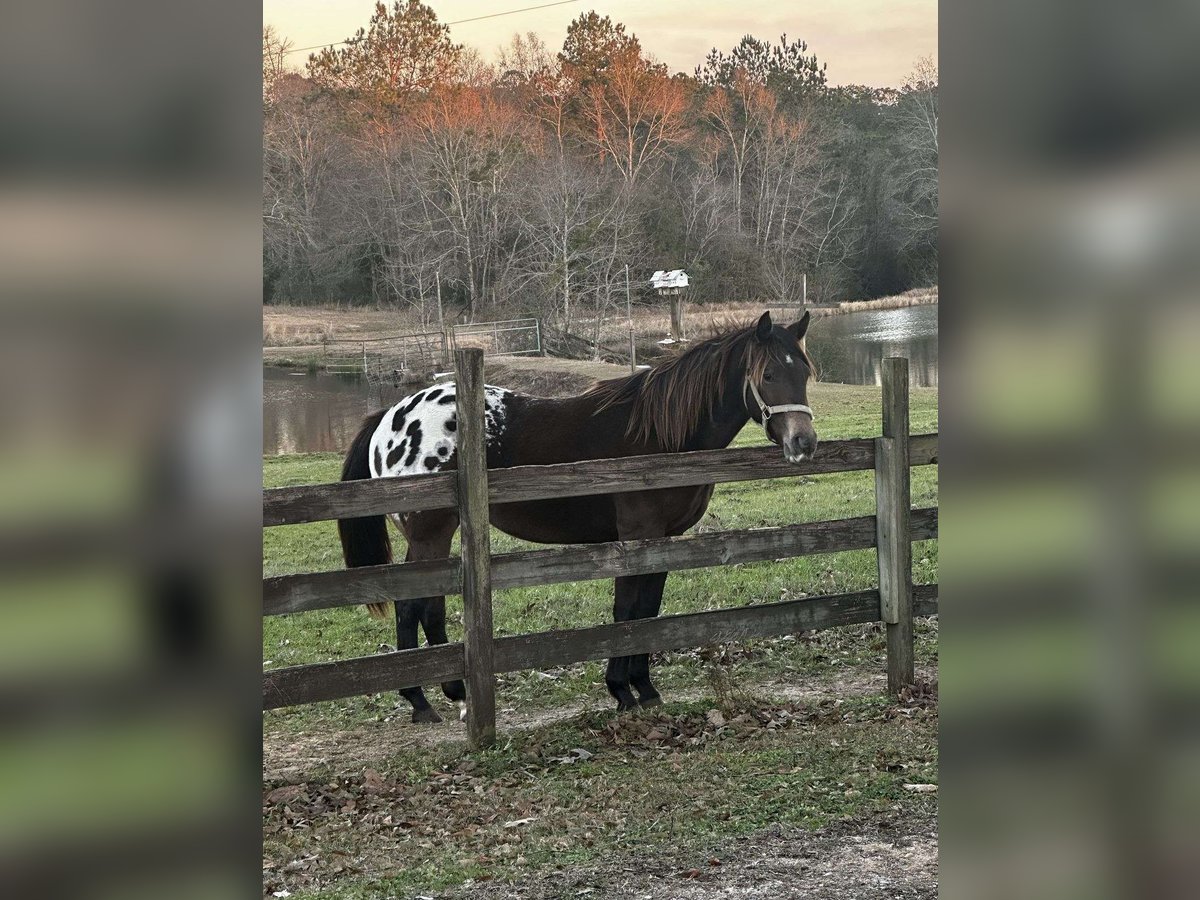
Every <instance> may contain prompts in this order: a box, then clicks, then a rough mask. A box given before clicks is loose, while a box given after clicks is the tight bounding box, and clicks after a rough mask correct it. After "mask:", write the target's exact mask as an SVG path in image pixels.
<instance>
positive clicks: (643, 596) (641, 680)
mask: <svg viewBox="0 0 1200 900" xmlns="http://www.w3.org/2000/svg"><path fill="white" fill-rule="evenodd" d="M639 577H640V579H641V581H640V584H639V585H638V598H637V605H636V606H635V608H634V611H633V618H635V619H650V618H653V617H654V616H657V615H658V611H659V610H660V609H661V608H662V596H663V588H664V587H665V586H666V583H667V573H666V572H654V573H651V574H650V575H642V576H639ZM629 683H630V685H631V686H632V687H633V689H634V690H635V691H637V692H638V703H639V704H640V705H641V706H658V705H659V704H660V703H662V697H660V696H659V693H658V691H657V690H655V688H654V685H653V684H651V683H650V654H649V653H639V654H638V655H637V656H631V657H629Z"/></svg>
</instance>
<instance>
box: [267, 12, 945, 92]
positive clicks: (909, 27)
mask: <svg viewBox="0 0 1200 900" xmlns="http://www.w3.org/2000/svg"><path fill="white" fill-rule="evenodd" d="M387 2H388V5H389V6H390V5H391V0H387ZM425 2H426V4H427V5H428V6H431V7H433V9H434V10H435V11H436V12H437V14H438V18H439V19H441V21H443V22H453V21H455V20H458V19H469V18H474V17H476V16H483V15H488V14H490V13H497V12H505V11H507V10H516V9H521V8H522V7H527V6H536V5H540V4H542V3H545V2H550V0H425ZM373 8H374V0H263V24H265V25H272V26H274V27H275V29H276V31H277V32H278V33H279V34H280V36H282V37H283V38H285V39H287V40H289V41H291V43H292V46H293V47H307V46H310V45H314V44H325V43H332V42H334V41H341V40H345V39H346V38H348V37H350V36H351V35H353V34H354V32H355V31H357V30H358V29H359V28H360V27H365V26H366V24H367V22H368V20H369V19H370V17H371V11H372V9H373ZM593 9H594V10H595V11H596V12H598V13H600V14H601V15H607V16H611V17H612V19H613V21H616V22H623V23H624V24H625V26H626V28H627V29H628V30H629V31H631V32H633V33H634V34H636V35H637V36H638V38H639V39H640V40H641V42H642V46H643V47H644V48H645V49H646V50H648V51H649V52H650V53H652V54H653V55H654V56H656V57H658V58H659V59H660V60H662V61H663V62H665V63H666V64H667V65H668V66H669V67H670V68H671V69H672V70H674V71H684V72H691V71H692V70H693V69H694V68H695V67H696V65H697V64H699V63H700V62H702V61H703V59H704V56H705V54H706V53H708V51H709V50H711V49H712V48H713V47H717V48H719V49H721V50H724V51H728V50H730V49H731V48H732V47H733V46H734V45H735V44H736V43H737V42H738V41H739V40H741V38H742V36H743V35H745V34H753V35H754V36H755V37H759V38H770V39H771V40H775V39H777V38H778V37H779V35H781V34H784V33H786V34H787V36H788V37H789V38H790V39H793V40H795V39H797V38H799V39H803V40H805V41H807V42H808V51H809V53H816V54H817V58H818V59H819V60H821V61H822V62H825V63H828V65H829V70H828V75H829V81H830V83H831V84H835V85H837V84H867V85H871V86H873V87H897V86H899V85H900V84H901V82H903V81H904V78H905V76H906V75H907V74H908V73H909V72H910V71H911V70H912V68H913V63H914V62H915V61H916V60H917V59H918V58H920V57H922V56H932V57H933V58H934V59H935V60H936V59H937V0H804V2H798V0H721V2H718V0H582V2H577V3H566V4H564V5H562V6H555V7H552V8H549V9H539V10H531V11H528V12H521V13H515V14H513V15H507V16H501V17H497V18H492V19H486V20H484V21H479V22H468V23H464V24H460V25H452V26H451V27H450V34H451V37H452V38H453V39H454V40H455V41H456V42H458V43H461V44H467V45H469V46H472V47H476V48H477V49H479V50H480V51H481V52H482V53H483V54H484V56H485V58H487V59H489V60H490V59H494V58H495V55H496V50H497V49H498V48H499V47H500V45H502V44H506V43H507V42H508V40H509V38H510V37H511V36H512V34H513V33H514V32H517V31H520V32H526V31H534V32H536V33H537V34H538V35H539V36H540V37H541V38H542V39H543V40H544V41H545V42H546V43H547V44H548V45H549V46H550V47H551V49H553V50H558V49H559V48H561V47H562V42H563V38H564V37H565V36H566V32H567V25H568V24H570V22H571V20H572V19H574V18H576V17H577V16H578V15H579V14H580V13H582V12H587V11H588V10H593ZM307 57H308V54H307V53H296V54H293V55H292V56H291V57H290V58H289V61H290V62H291V63H292V64H293V65H296V66H297V67H300V66H302V65H303V63H304V61H305V60H306V59H307Z"/></svg>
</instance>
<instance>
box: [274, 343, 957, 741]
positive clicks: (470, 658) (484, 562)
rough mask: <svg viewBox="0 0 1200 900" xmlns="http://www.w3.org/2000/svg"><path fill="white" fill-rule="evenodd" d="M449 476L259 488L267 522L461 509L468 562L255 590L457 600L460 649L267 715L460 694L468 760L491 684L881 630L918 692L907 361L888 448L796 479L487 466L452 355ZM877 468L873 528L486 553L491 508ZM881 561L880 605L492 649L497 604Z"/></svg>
mask: <svg viewBox="0 0 1200 900" xmlns="http://www.w3.org/2000/svg"><path fill="white" fill-rule="evenodd" d="M455 363H456V369H457V378H458V384H459V390H458V417H459V423H460V426H459V461H458V469H457V470H456V471H454V472H446V473H438V474H433V475H426V476H414V477H411V478H403V479H375V480H369V481H351V482H341V483H337V484H325V485H307V486H302V487H294V488H278V489H275V490H270V491H265V492H264V496H263V525H264V526H275V525H287V524H297V523H303V522H313V521H321V520H324V519H334V518H340V517H349V516H365V515H380V514H384V513H395V512H408V511H415V510H423V509H438V508H448V507H455V508H457V509H458V511H459V519H460V521H461V523H462V532H463V536H462V556H461V558H451V559H446V560H436V561H428V562H406V563H399V564H394V565H385V566H370V567H364V568H358V569H351V570H348V571H334V572H313V573H303V574H298V575H284V576H279V577H276V578H268V579H265V580H264V582H263V615H268V616H269V615H284V614H288V613H294V612H303V611H308V610H315V609H325V608H330V607H336V606H345V605H350V604H359V603H366V602H385V601H394V600H405V599H412V598H419V597H428V596H437V595H440V594H455V593H461V594H462V595H463V624H464V640H463V643H461V644H443V645H439V646H433V647H424V648H420V649H416V650H404V651H399V652H393V653H386V654H376V655H373V656H366V657H359V658H355V659H347V660H340V661H337V662H329V663H317V664H310V665H300V666H291V667H288V668H282V669H274V670H269V671H266V672H264V675H263V706H264V708H266V709H273V708H277V707H281V706H290V705H295V704H298V703H312V702H316V701H320V700H332V699H337V698H341V697H348V696H354V695H358V694H366V693H375V692H377V691H385V690H397V689H400V688H405V687H413V686H417V685H426V684H432V683H435V682H442V681H451V680H456V679H460V678H461V679H464V680H465V682H466V684H467V710H468V720H467V733H468V739H469V741H470V743H471V744H472V746H484V745H486V744H488V743H490V742H491V741H492V740H493V739H494V736H495V727H496V726H495V675H496V673H497V672H509V671H517V670H521V669H529V668H544V667H548V666H558V665H565V664H568V663H572V662H580V661H584V660H590V659H603V658H606V657H611V656H627V655H632V654H639V653H652V652H658V651H662V650H672V649H677V648H680V647H692V646H697V645H703V644H709V643H717V642H722V641H730V640H740V639H743V638H751V637H765V636H770V635H779V634H789V633H794V632H797V631H801V630H810V629H819V628H829V627H833V626H837V625H847V624H854V623H863V622H879V621H882V622H884V623H885V625H886V628H887V645H888V687H889V690H892V691H895V690H898V689H899V688H900V687H902V686H903V685H904V684H907V683H909V682H910V681H911V680H912V677H913V628H912V619H913V616H914V615H931V614H933V613H934V612H936V611H937V585H917V586H915V587H914V586H913V584H912V571H911V547H910V544H911V542H912V541H916V540H926V539H929V538H933V537H936V536H937V518H938V511H937V508H936V507H934V508H929V509H911V506H910V504H911V499H910V489H909V476H908V472H909V467H910V466H913V465H927V464H931V463H936V462H937V452H938V436H937V435H936V434H924V435H915V436H912V437H910V436H909V434H908V361H907V360H904V359H888V360H885V361H884V367H883V384H884V388H883V397H884V407H883V409H884V412H883V437H881V438H878V439H869V438H868V439H859V440H845V441H829V442H827V443H825V444H822V445H821V449H820V451H819V453H818V455H817V458H816V459H814V460H811V461H809V462H807V463H805V464H803V465H800V466H795V465H791V464H789V463H786V462H784V461H783V460H782V459H781V455H780V454H779V451H778V449H777V448H774V447H762V448H757V447H756V448H747V449H736V450H714V451H701V452H697V453H673V454H662V455H655V456H639V457H628V458H624V459H613V460H589V461H585V462H578V463H566V464H561V465H553V466H521V467H516V468H510V469H494V470H488V469H487V468H486V454H485V453H484V432H483V353H482V351H480V350H476V349H464V350H459V351H457V352H456V354H455ZM866 469H874V470H875V473H876V475H875V484H876V515H873V516H859V517H856V518H850V519H839V520H835V521H827V522H807V523H803V524H799V525H789V526H785V527H776V528H757V529H745V530H738V531H723V532H710V533H705V534H691V535H684V536H680V537H670V538H655V539H651V540H639V541H615V542H612V543H606V544H593V545H577V546H567V547H555V548H551V549H545V550H529V551H521V552H517V553H504V554H499V555H496V556H493V555H492V554H491V551H490V546H489V543H488V535H489V533H490V532H489V522H488V518H489V514H488V508H489V504H495V503H506V502H516V501H528V500H540V499H549V498H557V497H567V496H583V495H592V494H602V493H619V492H623V491H631V490H647V489H656V488H666V487H679V486H685V485H686V486H691V485H701V484H715V483H718V482H732V481H747V480H754V479H764V478H783V477H795V476H799V475H806V474H817V473H823V472H848V471H858V470H866ZM871 547H876V548H878V554H877V555H878V566H879V583H880V588H879V590H869V591H858V592H854V593H849V594H834V595H829V596H822V597H806V598H803V599H800V600H788V601H782V602H779V603H764V604H755V605H751V606H743V607H738V608H733V609H721V610H711V611H706V612H699V613H689V614H686V615H675V616H661V617H658V618H653V619H642V620H637V621H632V622H621V623H616V624H611V625H598V626H594V627H590V628H577V629H564V630H559V631H548V632H541V633H537V634H523V635H515V636H505V637H496V636H495V628H494V624H493V621H492V604H491V595H492V591H493V590H494V589H498V588H512V587H521V586H527V585H548V584H559V583H563V582H572V581H585V580H590V579H599V578H613V577H619V576H624V575H636V574H644V573H649V572H661V571H673V570H677V569H689V568H699V567H705V566H715V565H733V564H737V563H745V562H761V561H766V560H775V559H783V558H790V557H798V556H806V555H810V554H816V553H831V552H839V551H843V550H859V549H868V548H871Z"/></svg>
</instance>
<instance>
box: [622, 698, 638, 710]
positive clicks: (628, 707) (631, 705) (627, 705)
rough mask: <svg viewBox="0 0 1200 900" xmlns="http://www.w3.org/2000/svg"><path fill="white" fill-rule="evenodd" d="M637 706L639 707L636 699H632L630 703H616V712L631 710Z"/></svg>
mask: <svg viewBox="0 0 1200 900" xmlns="http://www.w3.org/2000/svg"><path fill="white" fill-rule="evenodd" d="M638 708H639V707H638V705H637V701H636V700H635V701H633V702H632V703H618V704H617V712H633V711H634V710H635V709H638Z"/></svg>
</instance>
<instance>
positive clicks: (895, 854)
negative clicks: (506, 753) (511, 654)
mask: <svg viewBox="0 0 1200 900" xmlns="http://www.w3.org/2000/svg"><path fill="white" fill-rule="evenodd" d="M917 678H918V682H924V683H933V684H934V685H936V679H937V671H936V667H918V672H917ZM884 686H885V678H884V676H883V673H882V672H863V671H862V670H846V671H844V672H842V673H838V674H831V675H824V676H821V677H813V678H810V679H806V680H805V681H803V682H795V681H768V682H763V683H760V684H757V685H756V686H755V689H756V691H757V692H758V693H760V694H763V695H768V696H770V697H771V698H772V700H773V701H774V702H778V703H780V704H794V705H801V706H804V707H815V706H817V705H820V704H829V703H830V702H840V701H843V700H846V699H848V698H853V697H869V696H872V695H878V694H879V693H880V692H881V691H882V690H883V688H884ZM935 691H936V687H935ZM707 693H708V692H706V691H705V690H704V689H703V688H697V689H696V690H695V691H691V692H688V693H686V694H683V695H680V696H673V697H671V698H669V699H671V700H679V701H692V700H697V699H703V698H704V697H705V695H706V694H707ZM934 696H935V699H934V700H933V702H934V703H935V704H936V693H935V695H934ZM603 702H604V701H603V699H601V700H597V699H596V698H592V697H587V698H583V697H581V698H580V699H579V701H578V702H577V703H574V704H571V705H568V706H563V707H559V708H554V709H541V710H521V709H518V708H503V709H501V710H500V712H499V716H498V720H499V721H498V725H499V729H500V732H501V734H502V735H504V734H506V733H507V734H509V735H513V734H516V733H519V732H524V733H547V732H553V731H556V730H558V729H556V728H555V726H556V725H558V726H560V727H569V720H573V719H576V718H577V717H579V716H580V715H581V714H586V713H588V712H589V711H594V710H596V709H597V708H598V706H597V704H598V703H599V704H603ZM406 719H407V716H399V717H397V718H395V719H390V720H385V721H382V722H374V723H370V724H364V725H362V726H359V727H356V728H353V729H348V730H326V729H319V728H315V729H312V730H309V731H294V730H282V729H274V730H270V731H266V732H264V735H263V780H264V791H267V790H268V789H270V792H271V794H287V793H288V792H300V793H302V792H303V791H304V790H305V788H304V787H301V786H302V785H306V784H307V785H308V787H309V788H311V786H312V785H313V784H314V783H315V782H314V781H313V780H314V778H315V779H316V781H317V782H321V783H324V784H326V785H327V786H328V787H329V788H333V787H334V786H336V785H337V784H339V783H341V782H342V781H343V779H344V778H345V777H347V776H349V777H350V778H352V779H353V778H358V779H360V780H361V778H362V773H363V772H364V771H366V772H367V773H368V775H367V777H368V778H371V777H378V776H376V775H374V774H373V770H372V768H371V767H372V766H373V765H379V764H380V762H381V761H383V760H385V759H386V758H387V757H389V756H391V755H393V754H397V753H403V752H405V751H409V752H411V751H414V750H415V751H418V752H420V753H422V754H424V753H426V752H428V753H430V754H435V753H436V752H437V751H438V750H441V749H445V748H448V747H452V746H454V745H461V742H462V740H463V726H462V725H461V724H459V723H458V722H456V721H451V720H449V719H447V721H445V722H443V723H441V724H438V725H427V726H413V725H411V724H409V723H408V722H407V721H406ZM364 767H365V769H364ZM440 777H444V778H450V777H451V776H450V775H445V776H440ZM289 785H297V787H289ZM929 788H930V790H931V791H932V792H933V794H931V795H926V796H929V797H930V799H933V798H934V797H935V795H936V788H935V787H933V786H929ZM464 789H465V788H464ZM268 796H270V794H269V795H268ZM916 796H917V795H914V799H916ZM337 802H339V803H340V802H342V801H341V800H340V799H339V800H338V801H337ZM359 802H360V803H361V802H363V798H361V797H360V798H359ZM935 809H936V804H934V805H930V804H928V803H922V804H917V805H915V806H914V805H910V804H905V805H904V807H903V808H902V807H901V806H892V807H888V808H884V809H882V810H878V811H875V812H873V813H870V814H864V815H859V816H857V817H855V818H846V819H842V820H838V821H835V822H833V823H831V824H829V825H826V826H825V827H822V828H819V829H817V830H807V829H804V828H799V827H794V826H790V825H778V824H776V825H772V826H769V827H766V828H761V829H759V830H755V831H753V832H751V833H749V834H743V835H740V836H736V837H731V836H725V837H722V836H713V837H711V838H710V839H708V840H707V841H702V842H700V843H697V842H695V841H690V842H680V843H678V844H674V843H672V842H669V841H668V842H662V841H657V842H655V843H654V844H653V845H652V846H651V847H649V848H647V849H646V850H639V848H637V847H635V846H627V847H626V846H621V847H620V848H619V849H618V850H617V851H616V852H613V853H610V854H609V855H608V856H605V857H603V858H602V859H600V860H599V861H597V860H592V861H590V862H587V863H576V864H569V865H564V866H562V867H556V866H554V865H553V864H551V865H549V866H547V865H541V866H539V867H534V868H531V869H529V870H526V871H524V872H519V871H518V872H517V873H515V877H513V875H512V874H510V875H509V876H508V877H506V878H505V879H504V880H497V881H490V880H484V879H483V878H482V877H480V878H477V879H475V880H471V879H468V880H466V881H464V882H463V883H461V884H459V885H457V886H455V887H451V888H446V889H442V890H434V889H430V890H428V891H427V892H422V893H415V894H413V893H400V894H395V896H396V897H398V898H399V897H401V896H403V897H414V898H430V900H432V898H437V900H465V898H479V900H501V898H514V900H551V898H555V900H557V898H573V897H586V898H589V900H591V898H613V900H617V898H621V900H624V898H631V900H632V898H644V900H718V898H749V900H760V898H761V900H767V898H772V900H774V898H791V897H795V898H801V897H804V898H817V900H822V898H829V900H833V898H856V900H874V898H879V900H883V898H933V897H936V896H937V885H938V850H937V846H938V836H937V822H936V817H935V816H936V812H935ZM510 812H511V811H510ZM508 814H509V813H505V815H508ZM521 814H525V813H521ZM511 815H512V816H514V817H515V816H516V815H517V813H515V812H512V813H511ZM312 846H313V847H314V850H313V853H314V854H315V853H316V852H317V851H316V849H315V847H317V846H319V845H312ZM329 849H330V848H329V847H326V851H323V852H327V851H328V850H329ZM275 855H276V856H278V853H276V854H275ZM313 858H314V859H315V856H314V857H313ZM330 858H337V857H330ZM343 858H344V855H343ZM367 859H369V854H368V855H367V856H365V857H364V860H363V861H362V864H363V865H364V866H365V867H366V868H367V870H368V871H369V870H370V868H371V865H370V863H369V862H367V861H366V860H367ZM393 862H394V861H393ZM278 863H281V860H279V859H276V860H275V861H274V863H273V869H272V871H273V872H278V868H277V865H276V864H278ZM323 865H326V864H323ZM265 872H266V867H265V866H264V876H265ZM278 877H279V876H278V875H273V879H276V878H278ZM312 877H313V881H314V882H315V884H319V883H322V882H324V881H325V880H326V877H327V876H326V875H324V874H322V873H320V872H316V873H312ZM270 884H271V885H272V886H277V881H275V880H271V881H270ZM315 884H314V886H315ZM271 890H272V888H267V895H268V896H270V892H271ZM301 893H303V892H301ZM354 896H356V897H357V896H358V895H357V894H355V895H354ZM388 896H391V894H388Z"/></svg>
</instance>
